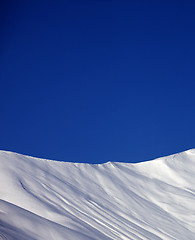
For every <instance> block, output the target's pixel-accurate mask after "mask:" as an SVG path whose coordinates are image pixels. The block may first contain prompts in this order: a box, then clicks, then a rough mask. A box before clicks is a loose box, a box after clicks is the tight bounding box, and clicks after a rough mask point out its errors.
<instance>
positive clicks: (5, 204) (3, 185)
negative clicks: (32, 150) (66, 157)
mask: <svg viewBox="0 0 195 240" xmlns="http://www.w3.org/2000/svg"><path fill="white" fill-rule="evenodd" d="M194 183H195V149H191V150H188V151H185V152H182V153H179V154H174V155H171V156H168V157H163V158H159V159H155V160H152V161H148V162H142V163H137V164H131V163H118V162H108V163H105V164H81V163H68V162H57V161H52V160H45V159H39V158H33V157H29V156H24V155H21V154H17V153H12V152H6V151H0V239H9V240H12V239H14V240H19V239H20V240H35V239H36V240H47V239H50V240H62V239H63V240H64V239H66V240H69V239H70V240H78V239H79V240H88V239H90V240H110V239H114V240H119V239H120V240H121V239H124V240H129V239H131V240H149V239H150V240H153V239H154V240H160V239H163V240H194V239H195V186H194Z"/></svg>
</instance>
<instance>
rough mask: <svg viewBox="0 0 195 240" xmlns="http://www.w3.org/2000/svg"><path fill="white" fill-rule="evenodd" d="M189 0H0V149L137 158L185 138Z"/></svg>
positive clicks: (188, 135)
mask: <svg viewBox="0 0 195 240" xmlns="http://www.w3.org/2000/svg"><path fill="white" fill-rule="evenodd" d="M194 13H195V2H194V1H171V0H170V1H121V0H120V1H119V0H118V1H111V0H110V1H107V0H102V1H101V0H99V1H95V0H94V1H74V0H73V1H72V0H71V1H49V0H48V1H43V0H39V1H36V0H35V1H9V0H8V1H1V5H0V22H1V25H0V50H1V52H0V149H2V150H10V151H14V152H18V153H22V154H27V155H32V156H37V157H43V158H50V159H56V160H65V161H76V162H91V163H102V162H106V161H109V160H110V161H125V162H138V161H144V160H149V159H154V158H156V157H160V156H164V155H169V154H172V153H176V152H180V151H183V150H187V149H189V148H194V147H195V15H194Z"/></svg>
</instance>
